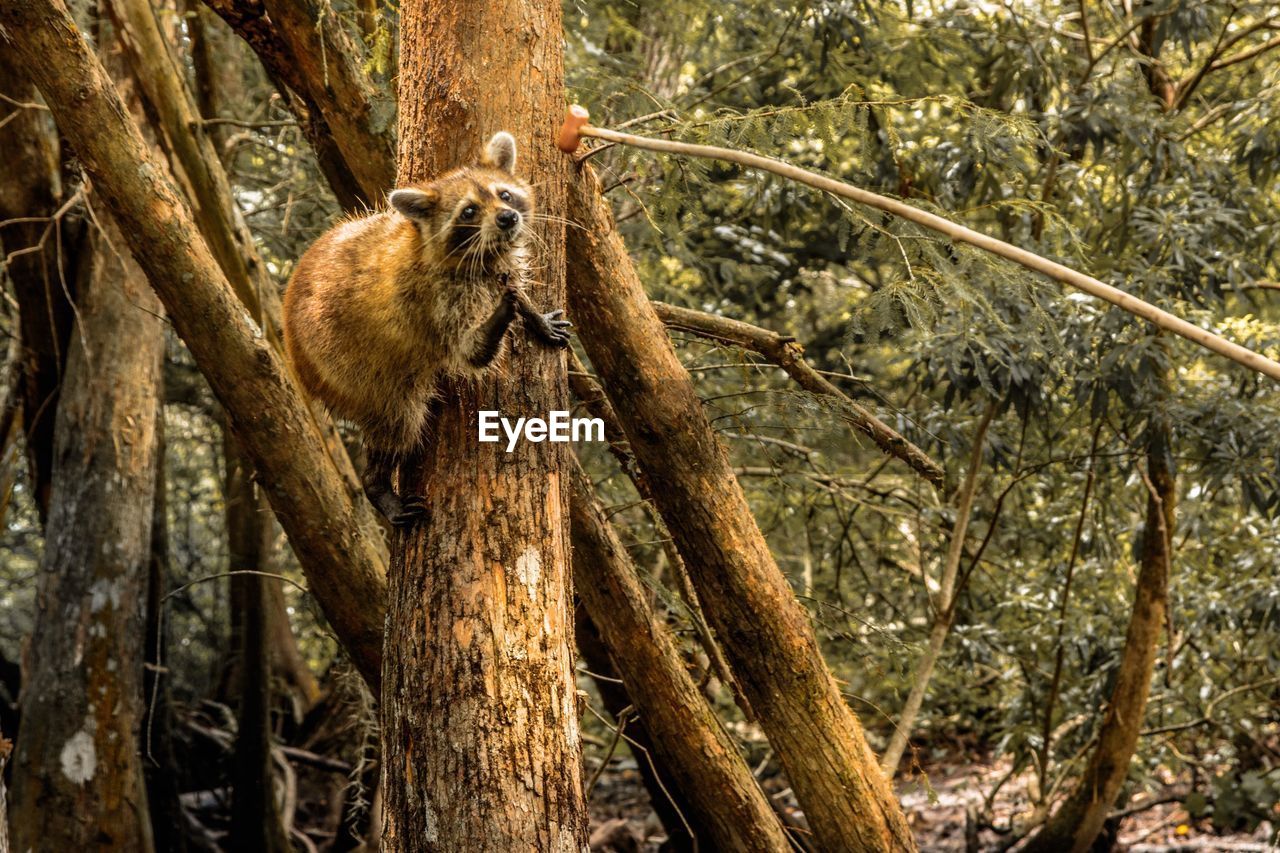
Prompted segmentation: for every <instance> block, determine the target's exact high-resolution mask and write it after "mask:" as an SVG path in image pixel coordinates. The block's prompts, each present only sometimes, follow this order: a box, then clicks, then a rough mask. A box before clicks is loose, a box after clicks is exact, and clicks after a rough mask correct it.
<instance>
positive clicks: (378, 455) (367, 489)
mask: <svg viewBox="0 0 1280 853" xmlns="http://www.w3.org/2000/svg"><path fill="white" fill-rule="evenodd" d="M399 461H400V454H398V453H396V452H394V451H387V450H374V449H372V448H370V450H369V461H368V464H367V465H365V469H364V476H363V477H361V478H360V480H361V483H362V484H363V485H364V493H365V495H367V496H368V498H369V502H370V503H372V504H373V505H374V506H375V507H376V508H377V510H378V512H380V513H382V514H383V515H384V516H385V517H386V519H387V521H389V522H391V523H392V524H394V525H396V526H397V527H402V526H405V525H409V524H412V523H414V522H415V521H420V520H421V519H423V518H424V517H425V516H426V514H427V501H426V498H423V497H422V496H420V495H406V496H404V497H401V496H400V495H397V494H396V493H395V489H393V488H392V487H391V477H392V475H394V474H395V471H396V465H397V463H398V462H399Z"/></svg>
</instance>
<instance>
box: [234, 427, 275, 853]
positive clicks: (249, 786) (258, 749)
mask: <svg viewBox="0 0 1280 853" xmlns="http://www.w3.org/2000/svg"><path fill="white" fill-rule="evenodd" d="M223 453H224V455H225V457H226V465H227V475H226V487H225V494H224V498H223V499H224V502H225V504H226V512H227V553H228V556H229V557H230V571H231V572H233V574H232V576H231V607H232V610H233V611H235V612H236V613H237V615H238V620H237V626H238V630H236V631H234V632H233V642H234V645H235V649H236V654H237V657H238V658H239V667H238V668H237V670H238V673H239V679H238V684H237V687H238V690H237V694H238V695H237V699H238V713H237V714H236V745H235V755H234V757H233V758H232V769H231V788H232V795H231V839H230V840H231V848H232V849H233V850H237V851H244V853H284V851H288V850H290V849H291V848H290V846H289V839H288V838H287V837H286V836H285V833H284V828H283V826H282V825H281V823H280V812H279V809H278V808H277V806H276V796H275V789H274V786H273V785H272V772H271V660H270V652H269V650H268V648H267V638H268V634H267V622H268V617H267V611H266V607H265V605H266V603H267V601H266V599H267V597H266V586H267V582H268V581H269V580H273V579H271V578H265V577H262V576H261V575H257V574H239V575H237V574H234V573H235V572H265V571H269V570H270V567H269V565H268V563H267V554H268V553H269V550H270V547H271V542H270V536H271V523H270V520H271V517H270V515H269V510H268V508H267V506H266V501H264V500H263V499H262V497H261V495H260V494H259V493H258V488H257V486H256V485H255V484H254V482H253V477H252V474H253V472H252V470H251V469H250V467H249V465H248V462H247V461H246V460H245V459H244V457H243V456H242V455H241V454H240V453H239V452H238V448H237V447H236V445H235V442H234V441H232V440H231V436H230V435H229V434H225V435H224V440H223Z"/></svg>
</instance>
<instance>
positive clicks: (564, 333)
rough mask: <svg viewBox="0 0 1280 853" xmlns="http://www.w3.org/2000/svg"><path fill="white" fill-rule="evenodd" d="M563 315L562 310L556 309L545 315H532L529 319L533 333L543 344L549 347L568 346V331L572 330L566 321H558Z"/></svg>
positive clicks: (570, 324) (571, 325)
mask: <svg viewBox="0 0 1280 853" xmlns="http://www.w3.org/2000/svg"><path fill="white" fill-rule="evenodd" d="M563 315H564V310H563V309H556V310H555V311H550V312H548V313H546V314H534V315H533V316H532V317H530V318H529V319H530V320H532V321H533V323H532V327H533V333H534V334H535V335H537V336H538V337H539V338H541V339H542V341H543V343H546V344H549V345H551V346H556V347H563V346H568V345H569V329H571V328H573V324H572V323H570V322H569V321H568V320H562V319H560V317H562V316H563Z"/></svg>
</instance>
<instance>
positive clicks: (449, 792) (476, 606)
mask: <svg viewBox="0 0 1280 853" xmlns="http://www.w3.org/2000/svg"><path fill="white" fill-rule="evenodd" d="M401 20H402V36H403V38H402V46H401V58H400V99H399V100H400V104H401V111H400V131H399V139H400V143H401V144H400V175H399V179H400V181H401V182H408V181H415V180H424V179H429V178H431V177H433V176H437V175H440V174H441V173H443V172H445V171H446V170H448V169H451V168H453V167H455V166H458V165H461V164H464V163H469V162H474V161H475V160H476V159H477V157H478V155H479V154H480V152H481V150H482V147H483V145H484V143H485V141H486V140H487V139H488V138H489V137H490V135H492V134H493V133H494V132H495V131H498V130H507V131H510V132H511V133H512V134H513V135H514V136H515V138H516V141H517V143H518V147H519V148H518V150H519V159H518V165H517V171H518V172H519V173H520V175H521V176H522V177H523V178H525V179H526V180H528V181H529V182H530V183H531V184H533V185H534V186H535V187H537V192H538V200H537V205H538V212H539V213H541V214H545V215H546V216H547V217H549V218H548V219H542V220H539V221H537V222H535V223H533V225H534V226H535V231H536V234H537V238H536V239H535V241H534V242H535V244H536V245H537V246H538V248H539V251H537V252H536V253H535V258H534V265H535V267H536V269H537V272H536V274H535V275H534V276H533V277H532V278H533V282H531V285H532V286H531V287H530V289H529V294H530V296H531V297H532V299H533V301H534V302H535V303H537V304H538V305H540V306H548V308H547V309H544V310H549V306H553V305H556V304H561V303H562V302H563V299H564V227H563V225H561V224H560V222H559V221H554V219H555V218H558V217H563V215H564V186H565V183H566V180H567V177H568V164H567V162H566V161H565V160H564V158H563V157H561V156H559V155H558V154H557V152H556V150H555V148H554V146H553V145H552V144H551V140H552V133H553V131H554V130H555V127H556V124H557V122H558V121H559V114H560V113H561V112H563V108H564V83H563V56H562V51H563V44H562V30H561V23H560V3H559V0H484V2H477V3H472V4H467V5H465V6H461V5H457V4H454V3H450V2H442V0H410V2H407V3H404V4H402V5H401ZM511 341H512V344H513V346H512V347H511V350H510V351H509V352H508V354H507V358H506V363H505V367H504V368H503V370H502V373H503V375H502V376H500V377H496V378H489V379H486V380H484V381H483V382H480V383H478V384H477V385H476V386H474V387H466V388H455V389H452V390H450V391H447V392H446V395H445V398H444V400H443V401H442V404H441V405H440V406H438V407H437V414H436V416H435V419H434V422H433V424H432V427H431V431H430V446H429V448H428V452H427V453H425V454H424V457H425V458H424V460H423V465H422V468H421V470H417V471H404V470H402V471H401V481H402V483H403V484H404V485H405V486H406V487H407V488H408V489H409V490H410V491H414V492H417V493H420V494H425V495H426V496H427V499H428V502H429V504H430V515H429V518H428V520H427V521H426V522H424V523H423V524H422V525H420V526H417V527H415V528H414V529H412V530H410V531H407V532H406V533H405V535H403V536H402V537H401V538H400V540H399V541H398V542H397V544H396V547H395V548H394V550H393V556H392V568H391V572H390V577H389V586H390V601H389V616H388V626H387V646H386V654H385V660H384V663H383V678H384V679H385V687H384V690H383V694H382V696H383V709H382V713H383V760H384V768H385V771H384V774H383V780H384V785H385V798H386V799H385V802H386V828H385V830H384V836H383V837H384V843H385V845H386V847H387V849H388V850H392V851H401V850H404V851H414V850H439V851H461V850H466V851H482V850H520V851H551V850H556V851H560V850H565V851H569V850H582V849H583V848H584V847H585V845H586V809H585V803H584V801H583V789H582V778H581V747H580V745H579V740H578V738H579V733H578V720H577V713H576V707H575V705H576V702H575V697H576V690H575V682H574V671H573V661H574V658H573V653H572V648H573V645H572V634H573V623H572V621H571V615H570V612H569V606H568V585H569V563H568V556H569V555H568V533H569V531H568V511H567V510H568V508H567V506H566V499H567V494H566V483H565V482H564V481H563V479H562V476H561V470H562V468H563V465H564V462H565V459H566V456H565V449H564V445H562V444H552V443H550V442H544V443H540V444H534V443H528V442H525V443H521V444H519V445H518V446H517V447H516V449H515V451H514V452H513V453H510V454H508V453H505V452H504V451H503V448H500V447H499V446H498V445H496V444H479V443H478V442H477V440H476V418H477V415H476V412H477V410H479V409H498V410H500V411H502V412H504V413H506V414H507V415H509V416H514V415H521V416H531V415H541V416H543V417H545V416H546V412H547V411H548V410H551V409H567V408H568V405H567V396H568V389H567V384H566V377H565V363H564V354H563V353H561V352H556V351H552V350H548V349H546V348H544V347H542V346H541V345H539V344H536V343H533V342H532V341H531V340H530V339H529V337H528V336H527V335H525V334H523V333H521V332H520V330H519V329H513V330H512V333H511Z"/></svg>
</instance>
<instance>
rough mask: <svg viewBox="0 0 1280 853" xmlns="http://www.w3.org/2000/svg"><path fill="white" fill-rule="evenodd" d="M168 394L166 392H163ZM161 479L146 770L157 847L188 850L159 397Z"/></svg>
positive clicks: (155, 513) (145, 683) (151, 560)
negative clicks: (176, 735) (176, 733)
mask: <svg viewBox="0 0 1280 853" xmlns="http://www.w3.org/2000/svg"><path fill="white" fill-rule="evenodd" d="M161 397H163V395H161ZM157 405H158V406H159V410H158V411H157V412H156V423H157V426H156V485H155V494H154V496H153V498H152V504H151V507H152V510H151V550H150V553H149V554H148V559H147V603H146V632H145V643H146V645H145V647H144V649H143V660H144V661H145V665H146V669H145V670H144V671H143V678H142V688H143V689H142V696H143V703H144V706H145V708H144V714H143V718H142V758H143V771H144V773H145V775H146V783H147V809H148V811H149V812H150V814H151V833H152V836H153V838H154V840H155V845H156V850H163V851H166V853H186V851H187V833H186V829H187V825H186V815H185V814H184V813H183V811H182V803H181V801H180V800H179V798H178V772H179V768H178V761H177V757H176V756H175V755H174V751H173V706H172V705H171V704H170V699H169V680H170V678H171V677H172V675H171V674H170V673H169V672H168V671H167V670H166V669H165V667H166V665H167V662H168V655H169V631H168V625H166V623H165V619H164V615H165V614H164V596H165V590H166V589H167V588H168V580H169V520H168V500H167V496H166V494H165V486H166V481H165V459H164V453H165V435H164V405H163V403H161V402H160V401H159V400H157Z"/></svg>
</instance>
